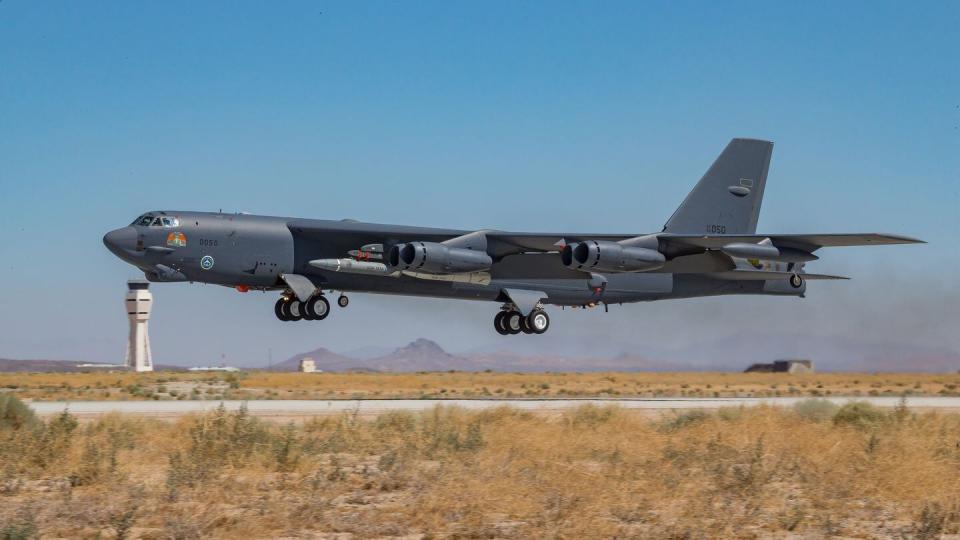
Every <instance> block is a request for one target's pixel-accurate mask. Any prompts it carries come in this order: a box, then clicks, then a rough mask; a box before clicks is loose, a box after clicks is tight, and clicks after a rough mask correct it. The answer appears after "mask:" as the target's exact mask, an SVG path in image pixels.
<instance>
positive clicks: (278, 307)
mask: <svg viewBox="0 0 960 540" xmlns="http://www.w3.org/2000/svg"><path fill="white" fill-rule="evenodd" d="M273 314H274V315H276V316H277V319H279V320H281V321H284V322H290V321H301V320H303V321H322V320H323V319H326V318H327V315H329V314H330V302H328V301H327V299H326V298H325V297H324V296H323V295H322V294H318V295H316V296H313V297H311V298H310V299H309V300H307V301H306V302H301V301H300V300H298V299H297V298H296V297H295V296H293V295H284V296H281V297H280V299H279V300H277V303H276V304H274V306H273Z"/></svg>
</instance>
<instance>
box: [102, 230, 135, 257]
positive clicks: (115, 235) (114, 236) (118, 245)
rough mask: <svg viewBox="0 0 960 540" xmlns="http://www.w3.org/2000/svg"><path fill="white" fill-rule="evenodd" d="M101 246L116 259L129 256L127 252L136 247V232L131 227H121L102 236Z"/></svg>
mask: <svg viewBox="0 0 960 540" xmlns="http://www.w3.org/2000/svg"><path fill="white" fill-rule="evenodd" d="M103 245H105V246H107V249H109V250H110V251H111V252H113V254H114V255H116V256H118V257H123V256H124V255H129V253H128V252H130V251H133V250H135V249H136V247H137V230H136V229H134V228H133V227H123V228H122V229H116V230H113V231H110V232H108V233H107V234H105V235H104V236H103Z"/></svg>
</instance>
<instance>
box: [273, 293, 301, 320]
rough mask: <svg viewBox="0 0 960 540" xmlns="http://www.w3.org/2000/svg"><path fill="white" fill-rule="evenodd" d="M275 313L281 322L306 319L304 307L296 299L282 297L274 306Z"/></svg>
mask: <svg viewBox="0 0 960 540" xmlns="http://www.w3.org/2000/svg"><path fill="white" fill-rule="evenodd" d="M273 313H274V315H276V316H277V318H278V319H280V320H281V321H299V320H301V319H303V318H304V305H303V302H301V301H300V300H297V299H296V298H292V297H288V296H282V297H280V299H279V300H277V303H276V304H274V306H273Z"/></svg>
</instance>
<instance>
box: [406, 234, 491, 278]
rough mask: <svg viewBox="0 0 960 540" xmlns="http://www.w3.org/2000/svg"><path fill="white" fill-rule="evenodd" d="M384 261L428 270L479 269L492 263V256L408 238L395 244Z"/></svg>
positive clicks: (421, 270)
mask: <svg viewBox="0 0 960 540" xmlns="http://www.w3.org/2000/svg"><path fill="white" fill-rule="evenodd" d="M387 261H388V262H389V263H390V266H392V267H394V268H396V269H398V270H411V271H414V272H425V273H429V274H461V273H465V272H479V271H481V270H487V269H489V268H490V266H492V265H493V259H492V258H491V257H490V255H487V254H486V253H485V252H483V251H477V250H473V249H465V248H453V247H449V246H446V245H443V244H440V243H437V242H409V243H406V244H400V245H397V246H394V247H393V248H391V249H390V253H389V254H388V257H387Z"/></svg>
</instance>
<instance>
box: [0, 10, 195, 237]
mask: <svg viewBox="0 0 960 540" xmlns="http://www.w3.org/2000/svg"><path fill="white" fill-rule="evenodd" d="M0 1H2V0H0ZM132 225H139V226H141V227H165V228H168V229H170V228H173V227H179V226H180V218H175V217H156V216H154V215H153V214H144V215H142V216H140V217H138V218H137V219H135V220H134V221H133V223H132Z"/></svg>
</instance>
